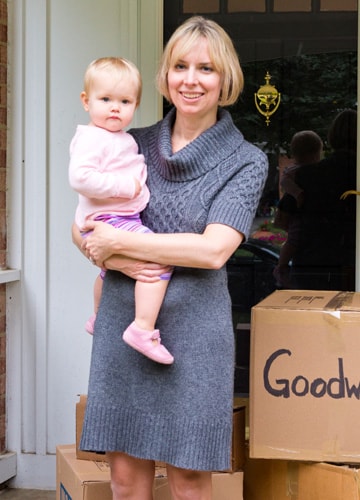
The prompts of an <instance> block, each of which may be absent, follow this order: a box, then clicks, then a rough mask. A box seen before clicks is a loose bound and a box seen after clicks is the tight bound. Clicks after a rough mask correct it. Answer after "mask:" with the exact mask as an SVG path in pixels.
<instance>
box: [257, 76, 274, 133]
mask: <svg viewBox="0 0 360 500" xmlns="http://www.w3.org/2000/svg"><path fill="white" fill-rule="evenodd" d="M270 80H271V75H270V74H269V72H268V71H267V72H266V75H265V85H262V86H261V87H260V88H259V90H258V91H257V92H255V94H254V96H255V104H256V108H257V110H258V111H259V113H260V114H262V115H263V116H265V118H266V125H267V126H268V125H269V123H270V116H271V115H273V114H274V113H275V111H276V110H277V109H278V107H279V104H280V100H281V94H280V92H278V91H277V89H276V88H275V87H274V85H270Z"/></svg>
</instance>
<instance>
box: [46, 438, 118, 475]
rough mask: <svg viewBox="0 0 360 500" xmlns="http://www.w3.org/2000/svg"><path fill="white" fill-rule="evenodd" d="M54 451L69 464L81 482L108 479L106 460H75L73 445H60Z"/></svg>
mask: <svg viewBox="0 0 360 500" xmlns="http://www.w3.org/2000/svg"><path fill="white" fill-rule="evenodd" d="M56 451H57V453H58V454H59V455H61V456H62V457H63V458H64V460H65V461H66V462H67V463H68V464H69V466H70V467H71V469H72V470H73V472H74V474H75V475H76V477H77V478H78V479H79V481H80V482H81V483H82V484H85V483H89V482H92V483H93V482H98V481H102V482H104V481H110V467H109V465H108V464H107V463H106V462H95V461H90V460H77V458H76V453H75V445H74V444H72V445H62V446H58V447H57V448H56Z"/></svg>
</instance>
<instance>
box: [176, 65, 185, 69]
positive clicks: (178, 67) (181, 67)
mask: <svg viewBox="0 0 360 500" xmlns="http://www.w3.org/2000/svg"><path fill="white" fill-rule="evenodd" d="M184 68H185V64H182V63H177V64H175V69H178V70H181V69H184Z"/></svg>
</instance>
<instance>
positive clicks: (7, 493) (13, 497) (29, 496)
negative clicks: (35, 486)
mask: <svg viewBox="0 0 360 500" xmlns="http://www.w3.org/2000/svg"><path fill="white" fill-rule="evenodd" d="M55 498H56V492H55V491H45V490H18V489H11V488H6V489H5V490H1V491H0V500H20V499H22V500H55Z"/></svg>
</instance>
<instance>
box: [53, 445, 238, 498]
mask: <svg viewBox="0 0 360 500" xmlns="http://www.w3.org/2000/svg"><path fill="white" fill-rule="evenodd" d="M243 480H244V473H243V472H242V471H239V472H234V473H226V472H218V473H216V472H214V473H213V475H212V482H213V500H224V499H226V500H243ZM56 500H112V493H111V489H110V470H109V464H108V463H106V462H96V461H90V460H78V459H77V458H76V453H75V445H63V446H58V447H57V450H56ZM154 500H171V496H170V490H169V485H168V481H167V478H166V472H165V469H164V468H157V473H156V477H155V481H154Z"/></svg>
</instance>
